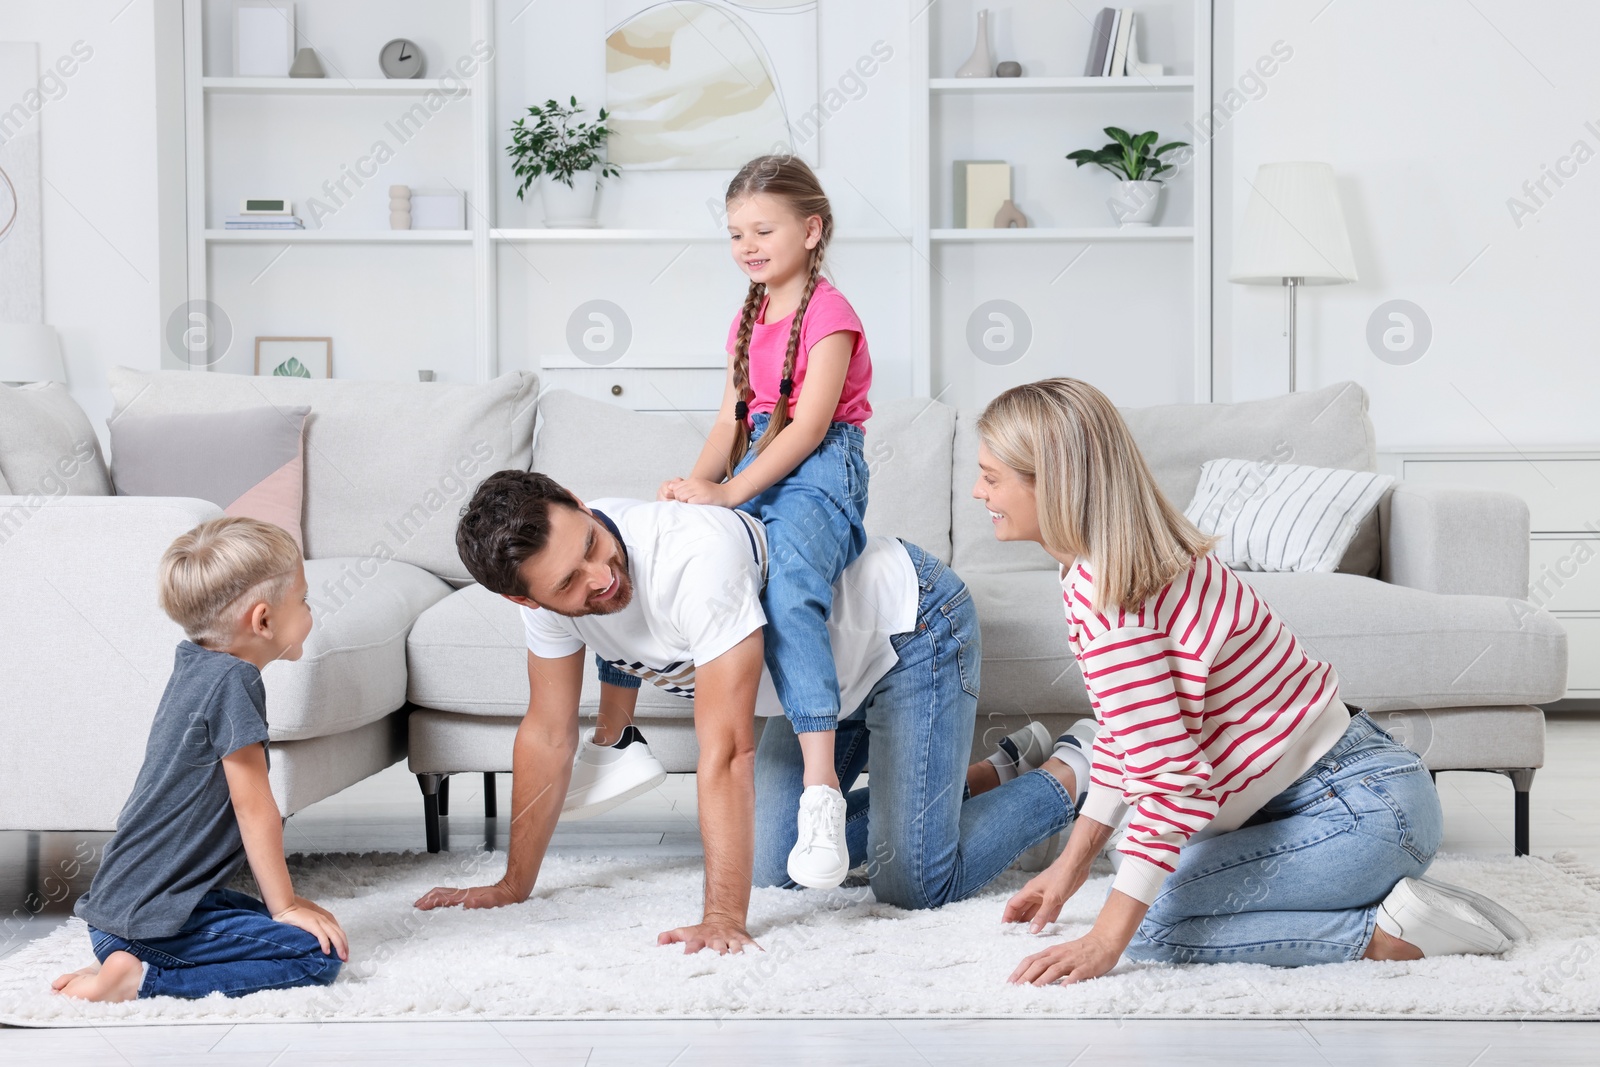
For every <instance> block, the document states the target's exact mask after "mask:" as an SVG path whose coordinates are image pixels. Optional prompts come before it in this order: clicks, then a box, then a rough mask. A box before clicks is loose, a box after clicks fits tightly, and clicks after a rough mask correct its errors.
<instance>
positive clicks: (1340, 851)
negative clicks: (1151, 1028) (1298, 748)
mask: <svg viewBox="0 0 1600 1067" xmlns="http://www.w3.org/2000/svg"><path fill="white" fill-rule="evenodd" d="M1443 825H1444V820H1443V816H1442V814H1441V813H1440V810H1439V794H1438V792H1437V791H1436V790H1435V789H1434V786H1433V780H1432V778H1430V777H1429V775H1428V772H1427V770H1426V769H1425V768H1424V767H1423V765H1422V758H1421V757H1420V756H1418V755H1417V754H1416V753H1415V752H1412V751H1411V750H1410V749H1407V748H1405V747H1403V746H1401V745H1399V744H1397V743H1396V742H1395V741H1394V740H1393V739H1392V738H1391V737H1390V736H1389V735H1388V734H1386V733H1384V732H1383V731H1382V730H1381V729H1379V728H1378V727H1377V726H1376V725H1374V724H1373V722H1372V720H1371V719H1369V718H1368V717H1367V715H1366V713H1365V712H1363V713H1361V714H1359V715H1356V716H1355V717H1354V718H1352V719H1351V720H1350V727H1349V729H1348V730H1346V731H1345V734H1344V737H1342V738H1340V739H1339V741H1338V742H1337V743H1335V744H1334V746H1333V748H1331V749H1329V750H1328V754H1327V755H1325V756H1323V757H1322V759H1320V760H1318V761H1317V762H1316V763H1315V764H1314V765H1313V766H1312V768H1311V769H1310V770H1309V771H1307V772H1306V773H1305V774H1304V775H1302V776H1301V777H1300V779H1299V780H1298V781H1296V782H1295V783H1294V784H1292V785H1291V786H1289V788H1287V789H1285V790H1284V791H1283V792H1282V793H1280V794H1278V795H1277V796H1276V797H1274V798H1273V799H1272V800H1270V801H1268V803H1267V805H1266V806H1265V807H1264V808H1262V809H1261V811H1259V812H1258V813H1256V815H1255V816H1254V817H1252V818H1251V820H1250V821H1249V822H1247V823H1245V825H1243V826H1241V827H1240V828H1239V829H1237V830H1234V831H1232V832H1229V833H1224V834H1218V835H1217V836H1216V837H1211V838H1206V839H1204V840H1200V841H1191V842H1190V843H1189V844H1188V845H1187V846H1185V848H1184V849H1183V851H1182V852H1181V853H1180V854H1179V857H1178V864H1177V870H1176V871H1174V872H1173V874H1172V875H1171V876H1170V877H1168V879H1167V881H1166V883H1165V884H1164V885H1163V886H1162V888H1161V892H1160V894H1159V895H1158V896H1157V897H1156V899H1155V900H1154V901H1153V902H1152V903H1151V905H1150V911H1149V913H1148V914H1147V915H1146V916H1145V920H1144V922H1143V923H1142V924H1141V925H1140V927H1139V931H1138V933H1137V934H1135V935H1134V939H1133V943H1132V944H1131V945H1130V946H1129V947H1128V950H1127V952H1126V955H1127V957H1128V958H1129V959H1134V960H1155V961H1161V962H1166V963H1234V962H1242V963H1267V964H1273V965H1276V966H1280V967H1300V966H1305V965H1307V964H1313V963H1333V962H1338V961H1343V960H1354V959H1360V958H1361V957H1362V955H1363V954H1364V953H1365V952H1366V950H1367V945H1368V943H1369V942H1371V940H1372V930H1373V924H1374V921H1375V919H1376V917H1377V912H1378V903H1379V902H1380V901H1382V900H1383V898H1384V897H1385V896H1387V895H1388V893H1389V891H1390V890H1391V889H1393V888H1394V885H1395V883H1396V882H1398V881H1400V879H1402V878H1406V877H1415V876H1416V875H1419V874H1421V873H1422V872H1423V871H1425V870H1427V869H1428V864H1429V863H1430V862H1432V860H1433V855H1434V853H1435V852H1436V851H1437V850H1438V848H1439V839H1440V837H1441V835H1442V833H1443Z"/></svg>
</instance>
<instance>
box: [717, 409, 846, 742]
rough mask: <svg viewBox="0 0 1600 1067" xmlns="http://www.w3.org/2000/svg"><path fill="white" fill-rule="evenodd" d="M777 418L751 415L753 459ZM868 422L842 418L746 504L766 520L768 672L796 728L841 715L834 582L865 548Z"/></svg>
mask: <svg viewBox="0 0 1600 1067" xmlns="http://www.w3.org/2000/svg"><path fill="white" fill-rule="evenodd" d="M768 422H769V416H768V415H767V414H766V413H765V412H763V413H761V414H759V415H756V416H755V417H754V419H753V420H752V426H753V429H752V432H751V435H750V451H748V452H746V453H745V456H744V458H743V459H742V460H740V461H739V465H738V466H737V467H735V468H734V474H738V473H739V472H740V471H742V470H744V469H745V468H746V467H748V466H749V465H750V463H751V462H752V461H753V460H754V459H755V456H756V451H755V445H756V442H757V441H759V440H760V439H761V436H762V435H763V434H764V433H766V430H767V425H768ZM862 437H863V435H862V432H861V427H859V426H852V425H851V424H849V423H846V422H836V423H834V424H833V425H832V426H830V427H829V428H828V432H827V434H826V435H824V437H823V438H822V443H821V444H819V445H818V446H817V447H816V449H815V450H814V451H813V452H812V453H811V455H809V456H807V457H806V458H805V460H804V462H802V463H801V464H800V466H798V467H796V468H795V469H794V470H792V471H790V472H789V475H788V476H787V477H786V478H784V479H783V480H782V481H780V482H778V483H777V484H776V485H774V486H772V487H771V488H769V489H767V491H766V492H764V493H762V494H761V495H760V496H757V497H755V498H754V499H752V500H750V501H748V502H747V503H745V504H743V505H741V506H740V508H739V510H740V511H744V512H748V513H749V514H751V515H754V516H755V517H756V518H758V519H760V520H761V521H762V523H763V524H765V526H766V528H767V559H768V561H769V563H768V573H767V588H766V590H765V591H764V592H763V593H762V594H761V607H762V609H763V610H764V611H765V612H766V615H767V626H766V629H765V631H764V638H765V647H766V660H767V671H768V672H769V673H770V674H771V675H772V686H773V688H774V689H775V690H776V691H777V694H778V700H779V701H780V702H781V703H782V704H783V714H784V715H785V716H786V717H787V718H788V720H789V721H790V722H791V723H793V724H794V728H795V732H796V733H802V734H805V733H817V732H819V731H822V730H832V729H834V727H835V725H836V724H837V723H838V721H839V676H838V672H837V671H836V670H835V669H834V664H833V644H832V642H831V641H830V640H829V639H828V614H829V612H831V611H832V610H833V583H834V582H836V581H838V580H839V575H841V574H843V573H844V569H845V568H846V567H848V566H849V565H850V564H852V563H854V562H855V559H856V557H857V556H859V555H861V550H862V549H864V548H865V547H866V546H867V531H866V529H865V528H864V527H863V526H862V522H863V521H864V520H865V517H866V513H867V461H866V457H865V456H864V455H863V454H862Z"/></svg>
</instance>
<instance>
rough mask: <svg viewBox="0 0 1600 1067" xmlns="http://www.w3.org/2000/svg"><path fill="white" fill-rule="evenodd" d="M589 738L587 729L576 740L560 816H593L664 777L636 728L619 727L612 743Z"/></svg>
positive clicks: (661, 780) (654, 784) (652, 785)
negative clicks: (597, 741) (576, 744)
mask: <svg viewBox="0 0 1600 1067" xmlns="http://www.w3.org/2000/svg"><path fill="white" fill-rule="evenodd" d="M593 737H594V732H593V731H590V732H588V733H586V734H584V736H583V739H582V740H581V741H579V742H578V756H577V759H576V760H574V761H573V764H572V781H571V783H570V784H569V785H568V786H567V799H566V801H565V802H564V803H563V804H562V805H561V817H562V818H564V819H589V818H593V817H594V816H596V815H599V814H600V813H601V812H604V811H610V810H611V809H612V808H614V807H616V806H617V805H618V804H621V803H622V802H623V801H626V800H632V799H633V798H634V797H636V796H639V795H640V794H641V793H648V792H649V791H650V790H652V789H654V788H655V787H656V786H658V785H660V784H661V783H662V782H664V781H666V780H667V769H666V768H665V767H663V766H661V761H660V760H658V759H656V758H655V756H653V755H651V754H650V746H649V745H648V744H646V743H645V740H644V734H641V733H640V732H639V730H638V728H637V727H635V726H629V727H628V728H627V729H625V730H623V731H622V736H621V737H619V738H617V742H616V744H614V745H597V744H595V743H594V741H593V740H591V739H592V738H593Z"/></svg>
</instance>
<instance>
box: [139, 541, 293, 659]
mask: <svg viewBox="0 0 1600 1067" xmlns="http://www.w3.org/2000/svg"><path fill="white" fill-rule="evenodd" d="M299 564H300V547H299V546H298V545H296V544H295V543H294V538H293V537H290V536H289V534H288V532H287V531H285V530H283V529H281V528H280V527H277V526H274V525H272V524H271V523H268V522H261V521H259V520H257V519H245V518H238V517H234V516H229V517H227V518H222V519H211V520H209V521H207V522H202V523H201V524H200V525H199V526H196V527H195V528H194V529H192V530H190V531H189V532H188V533H186V534H180V535H179V536H178V539H177V540H176V541H173V542H172V544H171V545H169V546H167V550H166V552H164V553H162V556H161V586H160V594H159V595H160V600H161V610H162V611H165V612H166V613H167V614H168V615H169V616H171V618H172V621H173V622H175V623H177V624H178V625H179V626H182V627H183V632H184V633H185V634H187V635H188V637H189V640H191V641H193V642H194V643H195V644H197V645H204V646H205V647H207V648H219V647H222V646H225V645H226V644H227V643H228V641H229V639H230V638H231V637H232V636H233V626H234V623H235V622H236V621H238V620H237V618H236V616H237V614H238V611H239V610H241V609H242V607H243V605H241V604H240V603H239V602H240V601H241V600H244V599H245V598H246V597H248V598H249V602H250V604H252V605H253V604H255V603H258V602H260V601H263V600H264V601H266V602H267V603H269V604H276V603H278V602H279V601H280V600H282V599H283V594H284V593H286V592H288V590H289V586H290V585H292V584H293V583H294V576H295V568H296V567H298V566H299ZM230 609H232V610H230Z"/></svg>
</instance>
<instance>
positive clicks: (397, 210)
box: [389, 185, 411, 230]
mask: <svg viewBox="0 0 1600 1067" xmlns="http://www.w3.org/2000/svg"><path fill="white" fill-rule="evenodd" d="M389 229H391V230H409V229H411V187H410V186H409V185H391V186H389Z"/></svg>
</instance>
